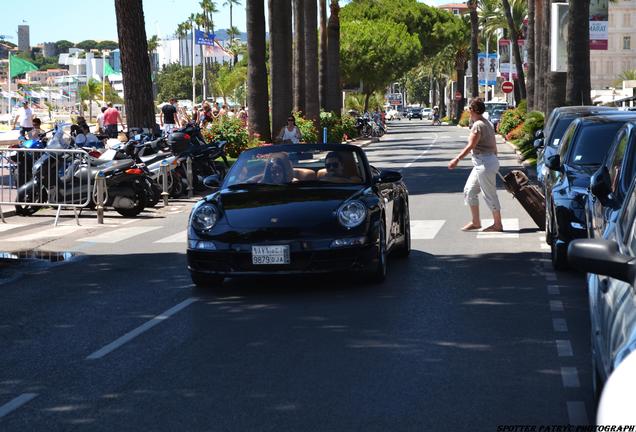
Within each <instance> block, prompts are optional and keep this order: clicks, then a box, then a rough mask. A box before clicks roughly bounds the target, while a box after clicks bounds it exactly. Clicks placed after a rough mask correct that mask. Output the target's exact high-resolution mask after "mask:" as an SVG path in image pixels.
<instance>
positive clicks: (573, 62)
mask: <svg viewBox="0 0 636 432" xmlns="http://www.w3.org/2000/svg"><path fill="white" fill-rule="evenodd" d="M589 15H590V2H589V0H570V7H569V19H568V41H567V46H568V71H567V84H566V89H565V103H566V105H592V99H591V95H590V92H591V83H590V43H589V41H590V27H589V19H590V18H589Z"/></svg>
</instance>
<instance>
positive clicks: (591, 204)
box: [585, 120, 636, 238]
mask: <svg viewBox="0 0 636 432" xmlns="http://www.w3.org/2000/svg"><path fill="white" fill-rule="evenodd" d="M634 177H636V120H634V121H630V122H628V123H626V124H625V125H624V126H623V127H622V128H621V129H620V130H619V131H618V133H617V134H616V137H615V138H614V142H613V143H612V147H611V148H610V150H609V152H608V153H607V156H606V158H605V162H603V165H601V167H600V168H599V169H598V171H596V173H594V175H593V176H592V180H591V183H590V190H591V192H592V193H591V194H589V196H588V198H587V204H586V206H585V215H586V219H587V230H588V237H590V238H602V237H603V233H604V232H605V230H606V229H607V228H608V226H609V225H611V224H613V223H615V222H616V218H617V215H618V213H619V211H620V209H621V207H622V205H623V201H625V197H626V196H627V190H628V189H629V187H630V185H631V184H632V180H633V179H634ZM610 229H611V228H610Z"/></svg>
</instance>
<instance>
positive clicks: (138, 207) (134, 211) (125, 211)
mask: <svg viewBox="0 0 636 432" xmlns="http://www.w3.org/2000/svg"><path fill="white" fill-rule="evenodd" d="M133 193H134V197H133V200H134V201H135V205H134V206H133V207H131V208H117V207H114V208H115V211H116V212H117V213H119V214H120V215H122V216H124V217H135V216H137V215H138V214H139V213H141V212H142V211H143V210H144V209H145V208H146V207H147V204H146V199H147V197H146V192H145V190H142V191H133Z"/></svg>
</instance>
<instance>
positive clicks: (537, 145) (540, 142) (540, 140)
mask: <svg viewBox="0 0 636 432" xmlns="http://www.w3.org/2000/svg"><path fill="white" fill-rule="evenodd" d="M543 142H544V139H543V138H537V139H536V140H534V144H533V145H534V148H535V149H537V150H539V149H540V148H542V147H543Z"/></svg>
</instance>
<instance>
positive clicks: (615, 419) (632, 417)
mask: <svg viewBox="0 0 636 432" xmlns="http://www.w3.org/2000/svg"><path fill="white" fill-rule="evenodd" d="M635 385H636V352H634V351H632V353H631V354H629V355H628V356H627V357H626V358H625V360H623V361H622V362H621V363H620V364H619V365H618V367H617V368H616V369H614V371H613V372H612V374H611V375H610V376H609V378H608V380H607V381H606V382H605V385H604V386H603V392H602V393H601V399H600V400H599V402H598V408H597V410H596V424H597V425H633V424H636V412H635V411H634V399H633V394H634V386H635Z"/></svg>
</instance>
